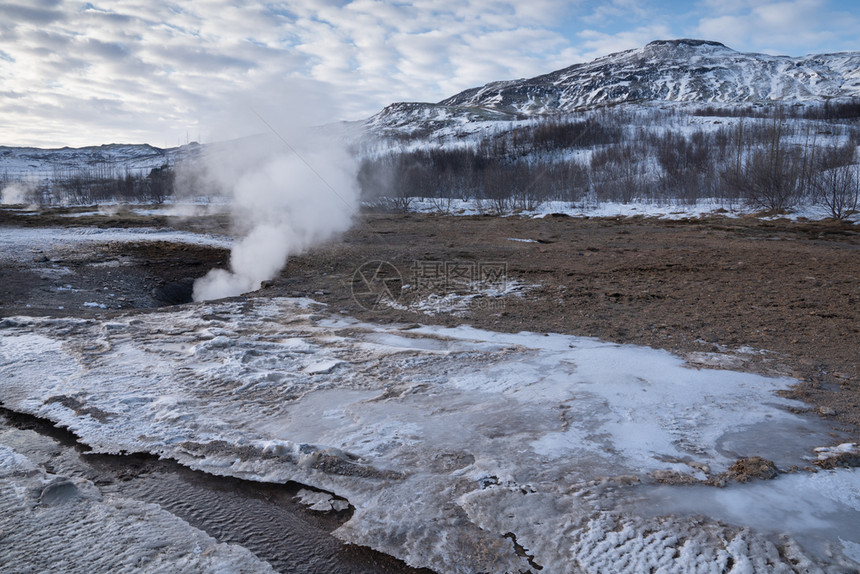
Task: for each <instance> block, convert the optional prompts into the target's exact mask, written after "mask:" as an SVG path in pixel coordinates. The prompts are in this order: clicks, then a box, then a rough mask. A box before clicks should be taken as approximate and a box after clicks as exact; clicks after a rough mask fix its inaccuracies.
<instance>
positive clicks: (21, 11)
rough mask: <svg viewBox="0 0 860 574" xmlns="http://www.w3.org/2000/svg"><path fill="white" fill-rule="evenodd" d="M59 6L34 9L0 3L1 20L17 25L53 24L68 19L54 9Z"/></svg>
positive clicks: (51, 5) (52, 4) (56, 4)
mask: <svg viewBox="0 0 860 574" xmlns="http://www.w3.org/2000/svg"><path fill="white" fill-rule="evenodd" d="M43 4H44V3H43ZM57 6H59V4H58V3H49V4H48V5H47V6H45V7H39V6H36V7H33V6H22V5H20V4H12V3H9V2H2V3H0V18H2V19H4V20H7V21H12V22H15V23H16V24H21V23H29V24H40V25H45V24H52V23H54V22H57V21H60V20H65V19H67V15H66V14H65V13H64V12H62V11H61V10H55V9H53V8H54V7H57Z"/></svg>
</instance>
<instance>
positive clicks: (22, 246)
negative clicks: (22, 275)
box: [0, 226, 232, 261]
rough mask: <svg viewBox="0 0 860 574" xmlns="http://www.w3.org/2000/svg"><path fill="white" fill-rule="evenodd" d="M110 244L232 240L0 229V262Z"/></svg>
mask: <svg viewBox="0 0 860 574" xmlns="http://www.w3.org/2000/svg"><path fill="white" fill-rule="evenodd" d="M114 241H125V242H128V241H169V242H173V243H188V244H194V245H208V246H212V247H223V248H225V249H229V248H230V246H231V245H232V240H231V239H230V238H229V237H224V236H222V235H212V234H202V233H191V232H187V231H175V230H166V229H155V228H147V227H142V228H106V229H100V228H97V227H32V228H21V227H2V226H0V261H29V260H31V259H32V253H33V252H39V253H45V254H55V253H60V252H63V251H68V252H73V251H74V250H76V249H79V248H80V246H81V244H85V243H110V242H114Z"/></svg>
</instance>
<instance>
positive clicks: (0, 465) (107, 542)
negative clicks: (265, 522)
mask: <svg viewBox="0 0 860 574" xmlns="http://www.w3.org/2000/svg"><path fill="white" fill-rule="evenodd" d="M0 531H2V532H3V537H2V541H0V564H3V566H2V569H3V571H5V572H12V571H14V572H48V571H50V572H129V571H135V572H165V571H167V570H169V571H171V572H223V573H227V572H247V573H249V574H250V573H252V572H273V570H272V568H271V567H270V566H269V565H268V564H267V563H265V562H262V561H260V560H259V559H257V558H256V557H255V556H254V555H253V554H252V553H251V552H249V551H248V550H246V549H244V548H242V547H241V546H236V545H232V544H219V543H217V542H216V541H215V539H213V538H212V537H211V536H209V535H207V534H206V533H204V532H201V531H200V530H197V529H196V528H192V527H191V526H189V525H188V524H187V523H186V522H184V521H182V520H180V519H179V518H177V517H176V516H174V515H173V514H171V513H169V512H167V511H165V510H162V509H161V508H160V507H159V506H157V505H155V504H145V503H142V502H138V501H135V500H128V499H123V498H113V497H111V498H103V497H102V496H101V494H100V492H99V490H98V489H97V488H96V487H95V486H94V485H93V484H92V483H91V482H89V481H87V480H84V479H75V480H71V479H69V478H66V477H63V476H58V475H54V474H48V473H46V472H44V470H42V469H40V468H39V467H38V466H36V465H35V464H33V462H31V461H30V460H29V459H28V458H27V457H25V456H23V455H21V454H19V453H17V452H15V451H14V450H13V449H12V448H10V447H8V446H6V445H3V444H0Z"/></svg>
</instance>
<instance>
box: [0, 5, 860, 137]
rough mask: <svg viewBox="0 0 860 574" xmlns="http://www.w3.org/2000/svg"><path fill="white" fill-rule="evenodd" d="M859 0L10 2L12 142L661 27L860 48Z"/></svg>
mask: <svg viewBox="0 0 860 574" xmlns="http://www.w3.org/2000/svg"><path fill="white" fill-rule="evenodd" d="M858 30H860V3H858V2H857V1H856V0H783V1H773V0H692V1H683V0H610V1H605V2H596V1H592V0H573V1H561V0H529V1H528V2H523V1H522V0H513V1H507V0H411V1H410V0H406V1H399V2H384V1H377V0H354V1H349V0H340V1H337V0H290V1H287V2H277V1H272V2H254V1H247V2H246V1H242V0H194V1H193V2H192V1H191V0H173V1H169V2H159V1H152V0H120V1H100V0H92V1H91V2H80V1H72V0H12V1H11V2H2V1H0V145H35V146H40V147H54V146H58V147H59V146H64V145H70V146H82V145H94V144H101V143H109V142H127V143H143V142H147V143H150V144H153V145H156V146H160V147H167V146H174V145H177V144H179V143H185V142H186V141H188V140H202V141H212V140H213V139H221V138H223V137H228V136H229V135H232V134H233V133H234V132H239V131H243V130H244V131H254V130H259V131H264V129H265V127H264V126H263V125H262V123H261V122H260V120H259V118H258V117H257V115H256V114H259V115H260V116H262V117H265V118H270V117H275V116H278V115H284V116H285V117H288V118H293V119H294V120H295V121H302V122H324V121H331V120H335V119H361V118H364V117H367V116H369V115H371V114H373V113H375V112H377V111H379V110H380V109H381V108H382V107H384V106H385V105H387V104H389V103H391V102H395V101H438V100H440V99H443V98H445V97H447V96H450V95H453V94H454V93H456V92H458V91H461V90H463V89H466V88H469V87H473V86H476V85H481V84H483V83H486V82H488V81H492V80H502V79H511V78H519V77H529V76H534V75H538V74H541V73H545V72H549V71H552V70H555V69H559V68H562V67H565V66H569V65H571V64H574V63H577V62H583V61H587V60H590V59H592V58H594V57H597V56H601V55H605V54H608V53H611V52H615V51H619V50H624V49H628V48H635V47H639V46H642V45H644V44H646V43H648V42H649V41H651V40H655V39H668V38H679V37H693V38H704V39H709V40H717V41H720V42H723V43H724V44H726V45H728V46H729V47H731V48H734V49H736V50H741V51H756V52H766V53H772V54H788V55H793V56H799V55H804V54H808V53H820V52H836V51H847V50H860V39H858V33H857V31H858Z"/></svg>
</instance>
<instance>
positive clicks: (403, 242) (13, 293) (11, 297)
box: [0, 214, 860, 434]
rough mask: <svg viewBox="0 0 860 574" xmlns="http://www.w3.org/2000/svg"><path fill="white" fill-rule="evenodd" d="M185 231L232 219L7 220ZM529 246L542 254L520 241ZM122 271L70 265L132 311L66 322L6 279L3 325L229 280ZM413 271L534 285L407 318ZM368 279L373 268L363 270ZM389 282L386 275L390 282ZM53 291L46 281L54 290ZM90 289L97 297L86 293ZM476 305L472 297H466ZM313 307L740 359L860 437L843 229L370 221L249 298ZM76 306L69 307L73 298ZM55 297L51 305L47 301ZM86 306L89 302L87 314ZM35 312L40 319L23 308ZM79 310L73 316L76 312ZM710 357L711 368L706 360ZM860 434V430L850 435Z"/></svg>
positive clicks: (737, 222)
mask: <svg viewBox="0 0 860 574" xmlns="http://www.w3.org/2000/svg"><path fill="white" fill-rule="evenodd" d="M154 223H169V224H170V225H173V226H175V227H182V228H194V229H204V228H208V229H212V230H215V231H224V230H225V229H226V228H227V220H226V218H225V217H223V216H221V217H214V218H209V219H204V220H197V221H194V222H188V221H184V222H175V221H169V220H167V219H158V220H156V222H153V220H152V219H151V218H150V219H148V220H147V219H139V218H134V217H124V218H122V217H121V218H99V217H93V218H78V219H75V220H70V219H68V218H57V217H51V216H48V217H41V216H29V217H26V218H25V217H14V218H12V217H10V216H5V217H3V218H2V219H0V224H5V225H10V224H11V225H30V226H32V225H40V224H41V225H81V224H86V225H100V226H135V225H150V226H151V225H153V224H154ZM512 239H528V240H532V241H533V242H524V241H512ZM96 256H97V257H98V260H99V261H104V260H105V258H111V257H114V258H125V263H124V265H123V266H122V267H120V268H118V269H112V270H111V269H108V270H104V271H102V270H99V269H101V268H98V269H97V268H94V267H92V266H91V265H87V259H86V257H85V258H84V259H78V260H75V261H71V262H70V261H66V262H61V263H63V264H65V265H67V266H68V267H70V268H72V270H74V271H75V272H76V273H77V275H76V276H74V277H72V278H63V279H62V281H64V282H69V283H74V282H75V281H78V282H80V283H81V284H82V285H84V287H82V290H81V293H84V294H80V295H78V296H79V297H82V298H91V297H92V295H91V294H89V293H94V292H96V291H98V290H99V289H100V288H101V285H103V284H104V285H105V286H109V287H110V290H111V291H116V292H117V293H116V294H117V295H119V294H123V301H122V302H121V303H120V304H119V305H115V306H114V308H113V309H111V308H109V309H107V310H100V309H80V305H77V306H74V305H72V306H71V307H70V306H66V311H64V312H60V311H58V310H57V303H62V301H58V300H57V297H62V296H66V295H58V294H57V293H56V291H52V290H51V289H50V288H48V287H50V286H48V285H39V284H38V283H37V284H36V287H34V280H33V275H32V273H28V271H27V268H26V265H18V266H17V267H15V268H12V267H10V266H8V265H7V266H5V267H3V268H2V269H0V276H2V277H0V278H2V281H0V291H2V293H0V295H2V300H0V316H8V315H12V314H58V313H59V314H72V313H74V314H98V313H114V312H120V308H122V309H126V310H127V309H134V308H144V307H152V306H154V305H157V304H159V303H164V301H161V302H159V301H158V300H157V298H153V296H152V290H153V288H156V287H158V286H159V285H163V284H165V283H170V282H172V281H177V280H182V279H188V278H192V277H198V276H200V275H202V274H203V273H204V272H205V271H206V270H207V269H208V268H209V267H211V266H213V265H220V266H224V265H225V264H226V262H227V258H228V254H227V253H226V252H225V251H224V250H219V249H212V248H205V247H196V246H176V245H173V244H166V243H153V244H122V243H119V244H113V245H110V246H106V247H104V248H103V249H101V252H100V253H99V254H93V258H95V257H96ZM370 261H386V262H389V263H391V264H392V265H393V266H394V268H396V270H397V272H398V273H399V275H400V277H401V278H402V282H401V281H395V280H393V279H396V277H395V278H393V279H392V280H390V281H389V282H388V285H389V286H390V287H391V288H392V293H393V294H394V296H395V297H396V299H397V302H398V303H399V304H400V305H401V308H400V309H398V308H394V307H392V306H391V305H386V304H385V301H382V302H381V304H379V305H377V306H376V307H375V308H371V309H367V308H365V307H368V306H369V305H367V300H366V299H365V300H360V302H361V303H364V307H363V306H362V305H361V304H360V302H359V301H356V299H355V298H354V297H353V287H354V286H355V283H354V279H355V277H356V275H355V273H356V271H357V270H358V269H359V268H360V267H361V266H362V265H363V264H365V263H367V262H370ZM415 262H419V263H421V264H426V263H428V262H442V263H445V262H449V263H454V264H456V265H458V266H460V267H464V266H465V267H468V266H470V265H473V266H475V267H477V265H478V264H480V263H503V264H504V265H505V266H506V278H507V281H508V282H518V283H520V284H523V285H526V286H530V287H528V288H525V289H522V290H521V292H520V293H518V294H516V295H508V296H505V297H503V298H499V299H491V298H486V297H484V298H475V299H473V300H472V303H471V306H470V307H469V308H467V309H465V310H462V311H460V312H458V313H439V314H435V315H427V314H424V313H418V312H414V311H409V310H404V309H403V308H402V306H403V305H405V306H408V305H409V304H410V303H412V302H414V301H415V300H417V299H420V298H421V297H422V296H426V294H427V293H426V292H422V291H415V290H414V289H404V290H403V291H400V292H398V291H397V290H398V289H399V288H400V287H402V286H404V285H405V284H413V285H414V284H415V281H414V279H415V277H414V276H413V275H414V272H413V266H414V264H415ZM367 269H368V268H365V270H367ZM388 269H391V268H388ZM46 281H47V280H42V282H43V283H45V282H46ZM88 289H89V291H87V290H88ZM461 292H463V293H469V289H468V288H466V289H465V290H462V289H461ZM284 295H286V296H310V297H312V298H314V299H316V300H317V301H320V302H322V303H326V304H327V305H328V306H329V309H330V310H331V311H334V312H343V313H345V314H349V315H351V316H355V317H357V318H359V319H361V320H367V321H378V322H396V323H403V324H406V325H408V324H411V323H417V322H420V323H434V324H444V325H457V324H463V323H465V324H470V325H473V326H475V327H479V328H486V329H492V330H502V331H534V332H556V333H568V334H572V335H582V336H591V337H599V338H601V339H604V340H608V341H614V342H618V343H635V344H641V345H648V346H650V347H656V348H662V349H667V350H670V351H673V352H676V353H679V354H681V355H683V356H687V357H688V358H689V360H690V361H691V363H692V364H694V365H695V364H696V362H697V361H698V362H702V361H704V362H707V357H708V355H707V353H711V352H718V351H728V352H733V351H737V350H738V349H743V348H745V347H746V348H751V349H754V350H756V351H762V352H753V353H740V354H737V353H735V359H734V360H733V361H730V362H728V363H726V366H727V367H732V368H740V369H747V370H754V371H757V372H761V373H765V374H773V375H791V376H794V377H796V378H797V379H799V380H800V381H801V383H800V384H799V385H797V386H796V387H795V388H794V389H793V390H792V391H791V392H790V393H789V394H790V396H792V397H795V398H799V399H802V400H804V401H806V402H807V403H808V404H809V408H810V410H815V411H817V412H818V414H819V415H820V416H824V417H827V418H830V419H832V420H833V422H838V423H841V424H842V425H845V427H846V428H845V429H844V430H849V429H850V432H852V433H854V434H856V432H857V431H856V428H857V427H858V426H860V368H858V365H860V227H858V226H857V225H852V224H847V223H838V222H791V221H788V220H775V221H767V220H761V219H757V218H753V217H742V218H727V217H721V216H714V217H708V218H703V219H694V220H681V221H667V220H657V219H646V218H617V219H579V218H569V217H561V216H549V217H546V218H543V219H532V218H521V217H505V218H500V217H493V216H456V217H455V216H442V215H417V214H363V215H362V216H361V217H360V218H358V221H357V222H356V225H355V226H354V227H353V229H352V230H351V231H349V232H348V233H346V234H345V235H344V236H343V237H341V238H339V239H338V240H336V241H332V242H330V243H329V244H327V245H324V246H321V247H317V248H315V249H313V250H312V251H311V252H310V253H307V254H304V255H300V256H296V257H293V258H291V259H290V260H289V262H288V263H287V266H286V268H285V269H284V271H283V272H282V273H281V274H280V275H279V276H278V277H277V278H275V279H274V280H273V281H272V282H271V284H270V285H268V286H267V287H266V288H264V289H261V290H260V291H257V292H255V293H254V294H251V295H249V296H254V297H269V296H284ZM68 296H72V295H68ZM45 297H48V298H49V299H48V301H49V304H48V305H40V302H41V301H42V300H43V299H45ZM87 300H91V299H87ZM25 304H27V305H30V307H25ZM69 309H74V311H73V312H72V311H69ZM703 357H704V358H703ZM852 427H853V428H852Z"/></svg>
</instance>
